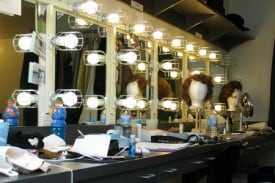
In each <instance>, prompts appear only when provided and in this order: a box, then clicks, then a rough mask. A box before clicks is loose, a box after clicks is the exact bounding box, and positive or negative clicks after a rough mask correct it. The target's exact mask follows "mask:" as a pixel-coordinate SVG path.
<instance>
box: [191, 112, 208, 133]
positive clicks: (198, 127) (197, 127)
mask: <svg viewBox="0 0 275 183" xmlns="http://www.w3.org/2000/svg"><path fill="white" fill-rule="evenodd" d="M195 113H196V118H195V128H193V129H192V132H193V133H199V134H206V129H202V128H201V109H200V108H197V109H195Z"/></svg>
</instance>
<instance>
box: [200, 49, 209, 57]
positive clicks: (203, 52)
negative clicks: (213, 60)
mask: <svg viewBox="0 0 275 183" xmlns="http://www.w3.org/2000/svg"><path fill="white" fill-rule="evenodd" d="M206 54H207V51H206V49H200V50H199V55H200V56H205V55H206Z"/></svg>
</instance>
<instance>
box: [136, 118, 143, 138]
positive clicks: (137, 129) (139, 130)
mask: <svg viewBox="0 0 275 183" xmlns="http://www.w3.org/2000/svg"><path fill="white" fill-rule="evenodd" d="M141 128H142V124H141V119H138V120H137V121H136V135H137V139H138V140H139V141H140V140H141Z"/></svg>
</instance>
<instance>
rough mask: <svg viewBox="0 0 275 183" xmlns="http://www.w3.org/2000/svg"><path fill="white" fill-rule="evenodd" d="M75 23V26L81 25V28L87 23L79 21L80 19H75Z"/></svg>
mask: <svg viewBox="0 0 275 183" xmlns="http://www.w3.org/2000/svg"><path fill="white" fill-rule="evenodd" d="M75 23H76V24H77V25H82V26H84V25H88V22H87V21H85V20H83V19H81V18H76V19H75Z"/></svg>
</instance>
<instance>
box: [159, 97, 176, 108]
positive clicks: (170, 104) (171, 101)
mask: <svg viewBox="0 0 275 183" xmlns="http://www.w3.org/2000/svg"><path fill="white" fill-rule="evenodd" d="M158 107H159V109H161V110H164V111H179V110H180V101H179V99H178V98H162V99H161V100H160V101H159V102H158Z"/></svg>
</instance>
